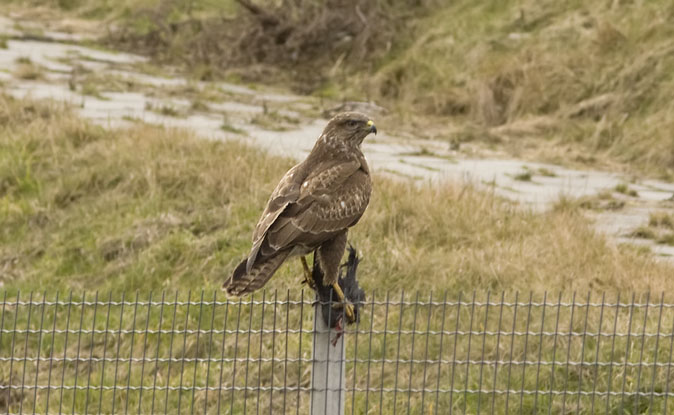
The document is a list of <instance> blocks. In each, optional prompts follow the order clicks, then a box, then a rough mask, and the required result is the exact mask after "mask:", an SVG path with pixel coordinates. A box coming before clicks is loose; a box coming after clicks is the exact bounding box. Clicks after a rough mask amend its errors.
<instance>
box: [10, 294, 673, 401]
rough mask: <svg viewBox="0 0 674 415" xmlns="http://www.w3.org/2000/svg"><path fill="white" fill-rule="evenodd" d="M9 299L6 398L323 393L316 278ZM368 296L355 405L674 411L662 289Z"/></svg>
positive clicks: (350, 353)
mask: <svg viewBox="0 0 674 415" xmlns="http://www.w3.org/2000/svg"><path fill="white" fill-rule="evenodd" d="M0 300H1V301H2V302H1V303H0V313H1V316H0V411H2V412H7V413H40V414H45V413H68V414H90V413H223V414H225V413H228V414H243V413H255V414H259V413H270V414H276V413H293V414H306V413H309V412H310V405H311V394H312V393H317V391H312V364H313V363H314V362H313V360H312V356H315V355H316V354H315V348H316V347H317V345H316V343H315V342H314V336H313V334H314V328H313V327H314V326H313V320H314V310H313V307H312V306H313V304H314V299H313V295H312V294H310V293H309V292H300V291H297V292H289V291H288V292H283V293H281V292H262V293H259V294H256V295H254V296H251V297H246V298H242V299H231V298H225V297H224V296H223V295H222V294H221V293H204V292H200V293H198V294H197V295H195V294H192V293H184V294H182V293H171V294H169V293H158V294H156V293H149V294H145V295H141V294H139V293H133V294H128V293H126V294H124V293H119V294H107V293H106V294H96V293H92V294H89V293H86V294H78V295H76V294H73V293H70V294H66V295H63V294H59V293H49V294H44V293H39V294H38V293H27V294H25V293H0ZM362 307H363V308H362V313H361V314H362V318H361V320H360V321H359V322H358V323H357V324H356V325H353V326H349V327H348V328H346V330H345V333H344V334H343V335H344V339H345V354H344V361H345V362H344V373H343V374H331V375H330V376H338V375H343V376H345V379H346V386H345V388H344V389H343V390H342V391H341V393H340V396H341V399H343V401H344V410H345V413H346V414H370V413H377V414H392V413H410V414H429V413H432V414H447V413H462V414H463V413H470V414H475V413H485V414H511V413H517V414H534V413H539V414H567V413H575V414H590V413H592V414H594V413H607V414H624V413H635V414H636V413H653V414H666V413H668V411H670V412H671V409H670V408H671V406H672V403H671V402H669V403H668V400H669V398H670V397H672V395H673V394H674V393H673V392H672V379H671V378H672V377H673V376H674V373H672V372H673V371H672V350H673V346H674V335H673V332H674V304H670V303H666V302H665V301H664V295H658V296H657V297H656V298H653V297H651V296H650V295H648V294H644V295H641V296H637V295H629V296H624V295H622V296H621V295H617V296H612V297H611V298H608V297H607V296H605V295H594V296H593V295H590V294H586V295H583V296H582V298H581V297H580V296H577V295H575V294H570V295H558V294H555V295H554V296H551V295H548V294H541V295H533V294H527V295H521V294H517V293H512V294H506V293H498V294H492V293H484V294H479V295H478V294H475V293H472V294H469V295H466V294H456V295H454V294H452V295H449V294H442V295H441V296H438V295H436V294H421V293H413V294H409V295H408V294H405V293H401V292H397V293H393V292H389V293H377V292H375V293H369V294H368V299H367V302H365V303H364V304H363V305H362ZM336 335H337V333H335V336H336ZM319 346H320V345H319ZM318 392H320V391H318Z"/></svg>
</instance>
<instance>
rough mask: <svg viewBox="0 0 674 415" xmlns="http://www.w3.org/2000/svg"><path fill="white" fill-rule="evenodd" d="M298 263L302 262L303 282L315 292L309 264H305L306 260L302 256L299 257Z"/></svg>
mask: <svg viewBox="0 0 674 415" xmlns="http://www.w3.org/2000/svg"><path fill="white" fill-rule="evenodd" d="M300 261H302V268H304V281H305V282H306V283H307V285H308V286H309V287H311V289H312V290H315V289H316V284H315V283H314V277H313V274H312V272H311V270H310V269H309V264H307V259H306V258H305V257H304V256H301V257H300Z"/></svg>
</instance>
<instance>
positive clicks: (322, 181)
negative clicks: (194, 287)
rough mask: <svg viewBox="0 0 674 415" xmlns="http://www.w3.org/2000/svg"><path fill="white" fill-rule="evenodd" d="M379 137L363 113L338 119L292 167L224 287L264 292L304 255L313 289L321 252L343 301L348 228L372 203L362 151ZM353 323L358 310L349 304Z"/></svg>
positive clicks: (240, 291) (324, 266) (235, 291)
mask: <svg viewBox="0 0 674 415" xmlns="http://www.w3.org/2000/svg"><path fill="white" fill-rule="evenodd" d="M370 133H375V134H376V133H377V128H376V127H375V125H374V123H373V122H372V120H370V119H369V118H368V117H367V116H365V115H364V114H361V113H358V112H343V113H340V114H337V115H335V116H334V117H333V118H332V119H331V120H330V121H329V122H328V125H327V126H326V127H325V129H324V130H323V133H322V134H321V136H320V137H319V138H318V140H316V144H315V145H314V148H313V149H312V150H311V153H309V155H308V156H307V158H306V159H305V160H304V161H303V162H301V163H299V164H297V165H296V166H294V167H293V168H291V169H290V170H289V171H288V172H287V173H286V174H285V176H283V178H282V179H281V182H280V183H279V184H278V185H277V186H276V189H275V190H274V192H273V193H272V195H271V197H270V198H269V202H268V203H267V207H266V208H265V210H264V212H263V213H262V217H261V218H260V220H259V222H258V224H257V226H256V227H255V231H254V232H253V247H252V249H251V251H250V254H249V255H248V257H247V258H246V259H244V260H243V261H241V263H240V264H239V265H238V266H237V267H236V269H235V270H234V272H233V273H232V276H231V277H229V279H227V281H225V283H224V285H223V288H225V289H226V290H227V292H228V293H229V294H234V295H243V294H246V293H249V292H253V291H255V290H257V289H259V288H261V287H262V286H263V285H264V284H265V283H266V282H267V281H268V280H269V278H271V277H272V275H274V273H275V272H276V270H277V269H278V268H279V267H280V266H281V264H283V262H284V261H285V260H287V259H288V258H290V257H294V256H300V257H301V260H302V265H303V267H304V272H305V278H306V280H307V282H308V283H309V284H310V285H311V286H312V287H313V281H312V279H311V271H310V270H309V267H308V266H307V263H306V259H305V258H304V255H307V254H309V253H311V252H314V251H315V252H316V259H317V260H318V263H319V265H320V267H321V269H322V270H323V272H324V280H323V284H324V285H332V287H333V289H334V291H335V293H336V295H337V297H338V298H339V300H340V301H344V294H343V293H342V290H341V289H340V287H339V284H338V283H337V278H338V271H339V264H340V261H341V259H342V256H343V255H344V250H345V248H346V236H347V232H348V229H349V228H350V227H352V226H353V225H355V224H356V223H358V220H359V219H360V218H361V216H363V213H364V212H365V208H367V205H368V203H369V201H370V193H371V191H372V183H371V180H370V170H369V169H368V166H367V162H366V160H365V156H364V155H363V152H362V151H361V149H360V145H361V143H362V142H363V139H365V137H366V136H367V135H368V134H370ZM345 308H346V310H345V311H346V314H347V317H348V318H349V319H350V320H353V318H354V316H353V308H352V307H350V305H349V304H347V305H346V307H345Z"/></svg>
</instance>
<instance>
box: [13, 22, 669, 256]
mask: <svg viewBox="0 0 674 415" xmlns="http://www.w3.org/2000/svg"><path fill="white" fill-rule="evenodd" d="M22 27H23V26H22ZM0 35H4V36H6V37H7V38H8V40H7V42H6V43H7V47H6V48H4V49H3V48H0V85H2V90H4V91H5V92H6V93H9V94H11V95H13V96H16V97H27V96H29V97H32V98H36V99H44V98H48V99H54V100H56V101H61V102H66V103H69V104H72V105H73V106H74V107H76V108H78V110H79V112H80V114H81V115H83V116H84V117H86V118H89V119H92V120H94V121H95V122H97V123H100V124H102V125H105V126H126V125H132V124H133V123H137V122H146V123H153V124H161V125H164V126H167V127H183V128H187V129H190V130H192V131H195V132H196V133H198V134H200V135H202V136H204V137H207V138H211V139H238V140H242V141H245V142H250V143H253V144H255V145H258V146H260V147H262V148H265V149H267V150H269V151H270V152H272V153H275V154H280V155H284V156H289V157H293V158H298V159H299V158H302V157H304V156H305V155H306V153H307V152H308V151H309V150H310V149H311V147H312V145H313V143H314V140H315V139H316V137H318V135H320V131H321V128H322V126H323V125H324V123H325V120H324V119H323V118H322V117H321V115H322V112H323V111H322V108H321V105H320V103H319V102H318V101H317V100H316V99H314V98H308V97H301V96H295V95H290V94H286V93H278V92H274V91H269V90H263V89H258V88H251V87H245V86H240V85H235V84H229V83H223V82H213V83H208V82H194V81H188V80H186V79H184V78H181V77H178V76H170V77H168V76H162V75H158V74H149V73H148V72H152V71H154V72H157V70H156V68H153V67H152V66H151V65H150V64H149V63H148V61H147V59H146V58H144V57H141V56H136V55H131V54H126V53H114V52H108V51H102V50H98V49H93V48H87V47H83V46H79V45H77V44H76V43H73V42H77V41H78V40H79V39H78V38H77V36H74V35H69V34H64V33H58V32H43V34H42V36H43V37H44V39H41V40H28V39H27V37H26V36H25V34H24V33H23V32H22V31H21V30H18V29H16V25H15V23H14V21H13V20H11V19H9V18H5V17H1V16H0ZM64 42H70V43H64ZM162 72H168V71H167V70H164V71H162ZM378 128H379V130H380V131H381V133H380V134H379V135H378V136H376V138H374V139H368V140H367V141H366V143H365V144H364V151H365V153H366V154H367V157H368V159H369V160H370V163H371V165H372V167H373V169H374V170H375V171H378V172H380V173H386V174H389V175H394V176H397V177H403V178H407V179H410V180H417V181H429V180H430V181H432V182H442V181H446V180H468V181H472V182H474V183H476V184H478V185H481V186H485V187H488V188H491V189H493V191H494V192H495V193H496V194H498V195H501V196H503V197H506V198H508V199H511V200H513V201H515V202H518V203H521V204H523V205H527V206H531V207H532V208H534V209H537V210H541V209H547V208H549V207H550V206H551V205H552V204H554V203H556V202H558V201H559V200H560V198H561V197H562V196H567V197H570V198H586V199H587V200H586V203H587V205H588V206H589V207H590V209H588V210H587V212H588V214H589V215H590V216H592V217H593V218H595V222H596V226H597V228H598V229H599V230H600V231H602V232H604V233H606V234H607V235H609V236H611V237H612V238H613V239H614V240H616V241H617V242H619V243H623V242H629V243H634V244H639V245H645V246H648V247H649V248H650V249H651V250H652V251H653V252H654V253H655V254H657V255H658V256H660V257H662V258H663V259H667V260H672V261H674V246H672V245H668V244H666V243H656V242H655V241H654V240H653V239H644V238H638V237H634V236H630V235H634V234H635V230H636V229H638V228H640V227H642V226H645V225H647V224H648V221H649V215H650V214H651V213H652V212H658V211H667V212H668V213H669V214H670V215H671V214H674V184H671V183H665V182H659V181H654V180H643V181H639V182H632V181H631V180H630V179H629V178H627V177H623V176H621V175H619V174H614V173H607V172H599V171H581V170H571V169H566V168H562V167H559V166H555V165H550V164H542V163H531V162H525V161H521V160H512V159H510V160H509V159H488V158H487V159H485V158H482V159H475V158H465V157H463V156H462V155H461V154H459V153H456V152H453V151H451V150H449V149H448V147H447V143H443V142H433V141H428V140H411V139H404V140H403V139H400V138H396V137H392V136H390V135H389V134H387V132H386V126H384V125H378ZM637 234H638V232H637ZM642 234H643V233H642ZM672 239H674V238H672Z"/></svg>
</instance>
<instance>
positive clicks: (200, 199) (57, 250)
mask: <svg viewBox="0 0 674 415" xmlns="http://www.w3.org/2000/svg"><path fill="white" fill-rule="evenodd" d="M0 120H1V121H3V122H1V123H0V126H1V127H0V149H1V151H0V194H2V204H0V209H1V215H2V217H3V218H4V219H3V226H2V227H1V229H0V246H1V248H0V258H14V259H13V260H12V261H10V262H9V263H8V264H7V265H6V272H5V273H4V274H3V276H2V279H3V281H4V283H5V286H7V287H11V288H12V289H18V288H21V289H22V290H25V289H40V288H41V287H44V286H45V285H48V286H50V287H51V288H52V289H54V290H57V289H58V290H67V289H69V288H73V289H78V290H79V289H93V288H97V289H101V290H107V289H111V290H113V291H114V290H122V289H123V290H127V291H128V290H135V289H145V290H147V289H161V288H164V287H171V289H182V288H185V289H186V288H189V287H192V288H193V287H195V286H201V287H203V288H205V289H211V288H217V287H219V286H220V284H221V283H222V281H223V280H224V278H225V277H226V276H227V274H228V273H229V272H230V270H231V269H232V267H233V266H234V265H235V264H236V262H238V261H239V260H240V258H241V257H242V256H243V255H244V254H245V253H246V252H247V250H248V249H249V248H250V246H249V245H250V233H251V232H252V228H253V226H254V224H255V223H256V221H257V219H258V216H259V214H260V212H261V210H262V207H263V205H264V203H265V202H266V200H267V198H268V196H269V193H270V192H271V190H272V189H273V188H274V186H275V185H276V182H277V181H278V180H279V178H280V177H281V176H282V175H283V173H284V172H285V171H286V170H287V169H288V168H289V167H290V166H291V165H292V162H291V161H289V160H286V159H281V158H277V157H271V156H269V155H266V154H265V153H264V152H262V151H260V150H255V149H252V148H250V147H246V146H244V145H242V144H239V143H235V142H219V141H209V140H200V139H197V138H195V137H193V136H192V135H190V134H189V133H186V132H184V131H178V130H166V129H162V128H158V127H153V126H148V125H144V124H142V123H140V124H136V125H133V126H131V127H130V128H128V129H125V130H107V129H104V128H101V127H97V126H94V125H91V124H89V123H87V122H85V121H82V120H80V119H78V118H77V117H75V116H73V115H72V114H71V113H69V112H68V111H66V110H64V109H63V108H59V107H58V106H55V105H50V104H44V103H36V102H31V101H17V100H14V99H11V98H6V97H2V98H1V100H0ZM374 187H375V193H374V197H373V199H372V201H371V205H370V207H369V208H368V211H367V213H366V214H365V216H364V217H363V219H362V221H361V222H360V223H359V224H358V226H356V227H355V228H354V229H353V230H352V231H351V232H350V240H351V241H352V242H353V243H354V244H355V246H356V247H357V248H358V249H359V250H360V251H361V252H362V253H363V255H364V260H363V263H362V267H361V268H360V269H361V281H362V284H363V285H364V287H365V288H366V289H367V290H371V289H373V288H375V287H381V286H382V285H381V284H382V281H385V284H386V287H387V288H389V289H401V288H405V289H406V290H410V289H421V290H430V289H432V290H444V289H449V290H464V291H465V290H472V289H480V290H482V289H493V290H500V289H513V290H525V291H528V290H535V291H543V290H573V289H579V290H585V289H589V288H593V289H607V290H613V289H620V290H644V289H663V287H665V288H667V287H668V288H667V289H671V288H674V287H671V285H672V284H674V283H673V282H672V281H671V278H669V276H670V275H671V267H669V266H667V265H665V264H659V263H656V262H654V261H653V259H652V258H651V257H650V256H649V255H647V254H644V253H640V252H636V251H634V250H630V249H626V248H621V247H615V246H612V245H611V244H609V243H607V242H606V241H605V239H604V238H603V237H601V236H598V235H596V234H595V233H594V231H593V230H592V228H591V225H590V224H589V223H588V222H587V221H586V220H585V219H584V218H583V217H582V215H581V214H580V211H579V210H578V206H577V205H568V206H567V207H565V208H563V209H561V208H560V209H555V210H553V211H551V212H547V213H533V212H527V211H525V210H522V209H521V208H515V207H514V206H513V205H511V204H510V203H509V202H506V201H504V200H501V199H499V198H497V197H495V196H494V195H492V194H489V193H483V192H480V191H477V190H476V189H474V188H472V187H470V186H458V185H453V184H446V185H444V186H439V187H437V186H432V185H430V184H429V185H422V186H419V185H413V184H408V183H403V182H399V181H395V180H388V179H384V178H381V177H375V183H374ZM448 201H451V203H448ZM296 262H297V261H291V262H290V263H289V264H288V265H287V266H284V267H282V269H281V270H280V271H279V273H278V275H277V276H276V277H275V278H273V279H272V280H271V281H270V282H269V287H270V288H283V289H285V288H286V287H288V286H293V285H295V284H299V281H300V275H301V268H300V266H299V263H296ZM384 276H386V277H385V278H384ZM416 276H427V277H428V278H416Z"/></svg>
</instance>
